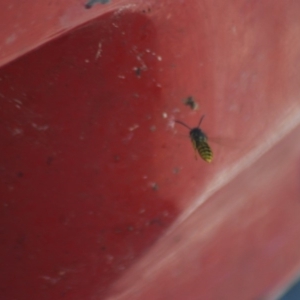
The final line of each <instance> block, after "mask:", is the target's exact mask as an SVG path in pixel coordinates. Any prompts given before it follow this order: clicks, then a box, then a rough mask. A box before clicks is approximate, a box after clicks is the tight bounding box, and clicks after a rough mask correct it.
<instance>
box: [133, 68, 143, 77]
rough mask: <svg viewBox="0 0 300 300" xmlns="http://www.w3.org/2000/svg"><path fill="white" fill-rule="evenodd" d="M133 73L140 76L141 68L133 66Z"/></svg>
mask: <svg viewBox="0 0 300 300" xmlns="http://www.w3.org/2000/svg"><path fill="white" fill-rule="evenodd" d="M134 73H135V75H136V77H138V78H141V74H142V69H141V68H135V69H134Z"/></svg>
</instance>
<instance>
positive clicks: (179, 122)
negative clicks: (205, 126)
mask: <svg viewBox="0 0 300 300" xmlns="http://www.w3.org/2000/svg"><path fill="white" fill-rule="evenodd" d="M175 122H176V123H178V124H181V125H183V126H184V127H186V128H188V129H190V130H191V129H192V128H191V127H189V126H187V125H186V124H185V123H183V122H181V121H177V120H175Z"/></svg>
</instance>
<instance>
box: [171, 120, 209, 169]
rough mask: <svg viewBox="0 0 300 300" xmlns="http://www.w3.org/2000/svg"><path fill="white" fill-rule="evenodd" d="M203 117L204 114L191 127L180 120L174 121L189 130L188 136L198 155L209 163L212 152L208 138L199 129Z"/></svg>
mask: <svg viewBox="0 0 300 300" xmlns="http://www.w3.org/2000/svg"><path fill="white" fill-rule="evenodd" d="M204 117H205V115H203V116H202V117H201V119H200V121H199V124H198V126H197V127H195V128H191V127H189V126H187V125H186V124H185V123H183V122H181V121H177V120H175V122H176V123H179V124H181V125H183V126H185V127H187V128H188V129H189V130H190V138H191V141H192V144H193V147H194V149H195V151H197V152H198V153H199V155H200V157H202V158H203V160H205V161H206V162H208V163H210V162H211V161H212V159H213V152H212V150H211V148H210V146H209V144H208V143H207V140H208V139H207V136H206V134H205V133H204V132H203V131H202V130H201V129H200V125H201V122H202V120H203V118H204ZM196 158H197V156H196Z"/></svg>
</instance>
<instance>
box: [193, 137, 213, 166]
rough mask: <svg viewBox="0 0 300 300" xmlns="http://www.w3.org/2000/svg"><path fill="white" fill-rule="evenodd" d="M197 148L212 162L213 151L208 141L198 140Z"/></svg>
mask: <svg viewBox="0 0 300 300" xmlns="http://www.w3.org/2000/svg"><path fill="white" fill-rule="evenodd" d="M195 144H196V145H195V148H196V149H197V151H198V153H199V155H200V156H201V157H202V158H203V159H204V160H205V161H206V162H209V163H210V162H211V161H212V159H213V153H212V151H211V148H210V146H209V145H208V143H207V142H203V141H202V142H198V143H197V142H196V143H195Z"/></svg>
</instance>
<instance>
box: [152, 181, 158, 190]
mask: <svg viewBox="0 0 300 300" xmlns="http://www.w3.org/2000/svg"><path fill="white" fill-rule="evenodd" d="M151 187H152V190H154V191H158V190H159V186H158V184H157V183H155V182H153V183H152V185H151Z"/></svg>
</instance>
